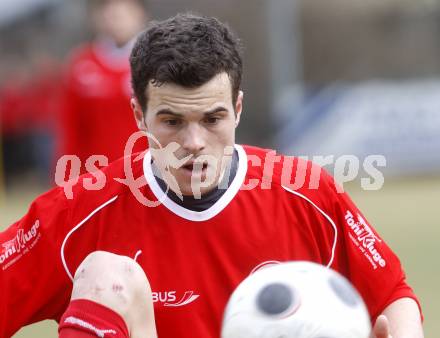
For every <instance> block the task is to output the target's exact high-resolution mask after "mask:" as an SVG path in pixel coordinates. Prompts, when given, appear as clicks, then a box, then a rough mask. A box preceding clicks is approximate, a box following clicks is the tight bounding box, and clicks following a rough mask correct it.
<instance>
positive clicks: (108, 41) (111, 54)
mask: <svg viewBox="0 0 440 338" xmlns="http://www.w3.org/2000/svg"><path fill="white" fill-rule="evenodd" d="M90 10H91V11H90V13H91V20H92V24H93V27H94V29H95V32H96V37H95V40H94V42H92V43H89V44H85V45H83V46H81V47H79V48H78V49H77V50H76V51H74V53H73V55H72V60H71V62H70V65H69V66H68V73H67V78H66V81H65V84H66V88H65V93H64V98H63V109H62V117H61V121H62V123H61V130H60V134H61V149H60V153H61V155H64V154H73V155H77V156H78V157H79V158H80V160H81V163H82V164H84V163H85V161H86V160H87V158H88V157H89V156H91V155H105V156H106V157H107V158H108V161H109V162H112V161H114V160H115V159H117V158H119V157H122V156H123V153H124V147H125V144H126V141H127V140H128V138H129V137H130V135H131V134H132V133H133V132H135V131H136V130H137V129H136V123H135V121H134V119H133V113H132V112H131V108H130V104H129V100H130V96H131V88H130V74H129V64H128V55H129V53H130V50H131V47H132V39H133V37H134V36H135V35H136V33H138V32H139V31H140V30H141V29H142V28H143V27H144V25H145V24H146V22H147V20H148V14H147V12H146V9H145V7H144V5H143V2H142V1H141V0H94V1H91V2H90ZM138 149H139V150H142V149H145V145H143V146H141V147H139V148H138Z"/></svg>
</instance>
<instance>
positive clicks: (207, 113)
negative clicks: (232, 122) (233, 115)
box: [156, 107, 228, 117]
mask: <svg viewBox="0 0 440 338" xmlns="http://www.w3.org/2000/svg"><path fill="white" fill-rule="evenodd" d="M221 111H228V110H227V109H226V108H225V107H217V108H214V109H212V110H208V111H206V112H204V113H203V115H205V116H206V115H212V114H215V113H218V112H221ZM160 115H173V116H175V117H183V114H180V113H176V112H173V111H172V110H171V109H168V108H164V109H161V110H159V111H158V112H157V113H156V116H160Z"/></svg>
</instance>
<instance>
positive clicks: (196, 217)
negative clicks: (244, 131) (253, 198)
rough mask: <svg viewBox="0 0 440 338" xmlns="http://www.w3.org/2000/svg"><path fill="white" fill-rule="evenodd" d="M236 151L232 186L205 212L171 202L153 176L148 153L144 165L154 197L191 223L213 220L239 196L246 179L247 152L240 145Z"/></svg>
mask: <svg viewBox="0 0 440 338" xmlns="http://www.w3.org/2000/svg"><path fill="white" fill-rule="evenodd" d="M235 149H236V150H237V153H238V168H237V173H236V174H235V177H234V179H233V181H232V183H231V185H230V186H229V188H228V189H227V190H226V192H225V193H224V194H223V196H222V197H220V199H219V200H218V201H217V202H215V203H214V204H213V205H212V206H211V207H209V208H208V209H206V210H203V211H193V210H190V209H186V208H184V207H182V206H181V205H179V204H177V203H176V202H174V201H173V200H171V199H170V198H169V197H168V196H167V195H166V193H165V192H164V191H163V190H162V189H161V187H160V186H159V184H158V183H157V181H156V178H155V176H154V174H153V168H152V166H151V152H150V151H147V153H146V154H145V156H144V163H143V167H144V175H145V178H146V180H147V183H148V184H149V186H150V188H151V191H152V192H153V194H154V196H155V197H156V198H157V200H158V201H161V202H162V204H163V205H164V206H165V207H166V208H167V209H168V210H170V211H171V212H172V213H174V214H176V215H177V216H180V217H182V218H184V219H187V220H190V221H195V222H202V221H207V220H209V219H211V218H213V217H214V216H216V215H217V214H219V213H220V212H221V211H222V210H223V209H225V208H226V207H227V206H228V204H229V203H230V202H231V201H232V199H233V198H234V197H235V195H237V193H238V192H239V190H240V188H241V186H242V184H243V182H244V179H245V177H246V173H247V156H246V152H245V151H244V149H243V147H242V146H240V145H238V144H236V145H235Z"/></svg>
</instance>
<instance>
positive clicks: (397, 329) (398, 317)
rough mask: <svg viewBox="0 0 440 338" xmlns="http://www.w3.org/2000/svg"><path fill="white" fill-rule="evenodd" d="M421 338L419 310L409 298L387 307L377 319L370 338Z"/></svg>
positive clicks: (421, 329)
mask: <svg viewBox="0 0 440 338" xmlns="http://www.w3.org/2000/svg"><path fill="white" fill-rule="evenodd" d="M390 337H392V338H423V337H424V334H423V328H422V322H421V316H420V311H419V308H418V306H417V304H416V302H415V301H414V300H413V299H411V298H401V299H398V300H396V301H395V302H393V303H391V304H390V305H388V306H387V307H386V308H385V310H384V311H383V312H382V315H381V316H379V317H378V319H377V321H376V323H375V325H374V328H373V335H372V338H390Z"/></svg>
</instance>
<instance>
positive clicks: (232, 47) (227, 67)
mask: <svg viewBox="0 0 440 338" xmlns="http://www.w3.org/2000/svg"><path fill="white" fill-rule="evenodd" d="M241 54H242V48H241V43H240V41H239V40H238V38H237V37H236V36H235V35H234V34H233V33H232V31H231V30H230V29H229V27H228V26H226V25H225V24H223V23H221V22H220V21H219V20H217V19H216V18H212V17H202V16H197V15H194V14H190V13H185V14H178V15H176V16H175V17H172V18H170V19H167V20H164V21H159V22H152V23H151V24H150V25H149V27H148V28H147V29H146V30H145V31H144V32H142V33H141V34H140V35H139V36H138V38H137V40H136V43H135V45H134V47H133V50H132V52H131V55H130V66H131V81H132V86H133V91H134V95H135V96H136V99H137V100H138V102H139V104H140V106H141V108H142V110H143V111H144V112H145V111H146V107H147V100H148V98H147V93H146V89H147V86H148V83H149V82H150V81H152V83H153V84H154V85H157V86H160V85H162V84H163V83H174V84H177V85H180V86H183V87H188V88H195V87H199V86H201V85H203V84H204V83H206V82H208V81H209V80H211V79H212V78H213V77H214V76H215V75H217V74H219V73H222V72H226V73H227V74H228V76H229V78H230V80H231V87H232V98H233V102H236V100H237V96H238V92H239V89H240V84H241V76H242V68H243V65H242V55H241Z"/></svg>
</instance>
